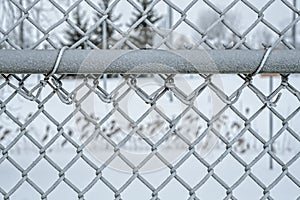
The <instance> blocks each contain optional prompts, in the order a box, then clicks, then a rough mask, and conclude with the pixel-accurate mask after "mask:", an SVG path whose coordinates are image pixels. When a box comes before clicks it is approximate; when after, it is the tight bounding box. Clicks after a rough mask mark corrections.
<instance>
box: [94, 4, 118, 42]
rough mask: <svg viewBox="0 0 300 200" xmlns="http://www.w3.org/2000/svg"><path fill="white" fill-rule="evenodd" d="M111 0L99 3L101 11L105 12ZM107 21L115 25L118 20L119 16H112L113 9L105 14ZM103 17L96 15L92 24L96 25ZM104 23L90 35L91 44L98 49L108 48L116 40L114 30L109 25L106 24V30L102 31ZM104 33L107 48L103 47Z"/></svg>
mask: <svg viewBox="0 0 300 200" xmlns="http://www.w3.org/2000/svg"><path fill="white" fill-rule="evenodd" d="M110 1H111V0H102V2H100V3H99V6H100V7H101V9H102V10H104V11H105V10H107V8H108V6H109V3H110ZM107 15H108V16H107V19H108V20H110V21H111V22H113V23H114V24H115V22H117V21H118V20H119V19H120V18H121V15H118V16H114V15H113V9H111V10H110V11H109V12H108V13H107ZM102 17H103V15H101V14H100V13H98V12H97V13H96V17H95V18H94V23H97V22H98V21H99V20H100V19H101V18H102ZM104 28H105V27H104V23H103V22H102V23H101V24H100V25H99V26H98V27H97V28H96V29H95V30H94V31H93V33H92V34H91V42H93V43H94V44H95V45H96V46H98V47H99V48H108V47H110V46H112V45H113V44H114V43H115V42H116V41H117V40H116V39H115V38H114V36H113V34H114V32H115V28H114V27H113V26H111V25H110V24H109V23H106V28H105V30H104ZM104 31H106V41H107V46H106V47H105V46H103V32H104Z"/></svg>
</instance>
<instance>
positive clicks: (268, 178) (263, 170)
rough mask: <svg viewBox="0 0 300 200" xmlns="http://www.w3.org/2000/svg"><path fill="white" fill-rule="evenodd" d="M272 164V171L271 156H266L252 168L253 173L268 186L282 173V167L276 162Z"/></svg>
mask: <svg viewBox="0 0 300 200" xmlns="http://www.w3.org/2000/svg"><path fill="white" fill-rule="evenodd" d="M272 160H273V159H272ZM272 162H273V167H272V170H270V156H269V154H265V155H264V156H263V157H262V158H260V159H259V160H258V161H257V162H256V163H255V165H253V166H252V167H251V172H252V173H253V174H254V175H255V176H256V177H257V178H258V179H259V180H260V181H261V182H262V183H263V184H264V185H266V186H268V185H270V184H271V183H272V182H273V181H274V180H275V179H276V178H277V177H278V176H279V175H280V173H281V172H282V167H281V166H280V165H278V163H276V161H274V160H273V161H272Z"/></svg>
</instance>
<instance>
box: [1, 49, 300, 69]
mask: <svg viewBox="0 0 300 200" xmlns="http://www.w3.org/2000/svg"><path fill="white" fill-rule="evenodd" d="M264 52H265V51H260V50H259V51H253V50H207V51H205V50H178V51H164V50H132V51H131V50H66V51H65V53H64V54H63V57H62V60H61V62H60V66H59V68H58V70H57V73H60V74H62V73H70V74H75V73H127V74H130V73H235V74H236V73H244V74H247V73H252V72H253V71H255V70H256V68H257V66H258V65H259V64H260V62H261V59H262V57H263V55H264ZM57 54H58V50H0V73H35V74H45V73H48V72H49V71H51V70H52V68H53V65H54V63H55V60H56V58H57ZM260 73H300V51H298V50H274V51H273V52H272V54H271V55H270V57H269V59H268V60H267V62H266V64H265V66H264V67H263V68H262V70H261V71H260Z"/></svg>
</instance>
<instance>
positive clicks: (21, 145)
mask: <svg viewBox="0 0 300 200" xmlns="http://www.w3.org/2000/svg"><path fill="white" fill-rule="evenodd" d="M27 134H30V133H27ZM32 137H33V138H34V136H32ZM9 154H10V156H11V158H12V159H13V160H14V161H16V162H17V163H18V165H20V166H21V167H22V168H23V169H26V168H27V167H29V166H30V165H31V164H32V162H33V161H35V160H36V159H37V158H38V156H39V148H37V147H36V146H35V145H34V144H33V143H32V141H30V140H29V139H28V138H27V137H26V136H23V137H21V139H20V140H18V141H17V143H15V144H14V145H13V147H12V148H11V149H10V150H9ZM24 155H26V157H25V156H24Z"/></svg>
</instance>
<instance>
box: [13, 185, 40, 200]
mask: <svg viewBox="0 0 300 200" xmlns="http://www.w3.org/2000/svg"><path fill="white" fill-rule="evenodd" d="M40 197H41V196H40V194H39V193H38V191H36V190H35V189H34V188H33V187H32V186H31V185H30V184H29V183H27V182H24V183H23V184H22V185H21V186H20V187H19V188H18V190H17V191H15V192H14V193H13V194H12V195H11V198H14V199H19V198H20V199H22V198H24V199H27V198H28V199H31V198H35V199H39V198H40Z"/></svg>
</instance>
